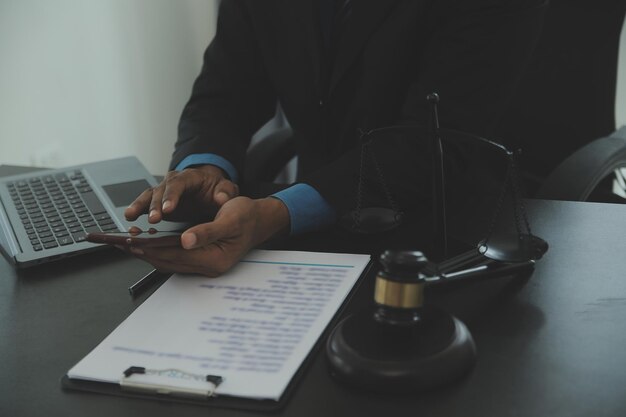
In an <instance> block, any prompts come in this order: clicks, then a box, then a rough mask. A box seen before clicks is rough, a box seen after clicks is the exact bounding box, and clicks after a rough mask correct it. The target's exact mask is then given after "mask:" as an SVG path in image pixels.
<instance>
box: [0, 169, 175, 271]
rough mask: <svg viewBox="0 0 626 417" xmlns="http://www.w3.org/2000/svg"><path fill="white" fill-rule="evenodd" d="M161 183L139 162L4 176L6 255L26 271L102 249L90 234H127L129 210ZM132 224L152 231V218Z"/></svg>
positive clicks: (0, 182) (0, 198)
mask: <svg viewBox="0 0 626 417" xmlns="http://www.w3.org/2000/svg"><path fill="white" fill-rule="evenodd" d="M156 184H157V181H156V180H155V178H154V177H153V176H152V175H150V173H149V172H148V171H147V169H146V168H145V167H144V166H143V165H142V164H141V162H140V161H139V160H138V159H137V158H135V157H125V158H118V159H111V160H107V161H99V162H94V163H88V164H82V165H76V166H72V167H69V168H60V169H50V170H43V171H34V172H31V173H27V174H20V175H15V176H10V177H0V247H1V249H2V252H3V254H4V255H5V256H6V257H7V259H8V260H9V261H10V262H11V263H13V264H14V265H15V266H16V267H19V268H22V267H29V266H34V265H38V264H42V263H45V262H49V261H53V260H57V259H62V258H66V257H69V256H74V255H78V254H81V253H85V252H90V251H93V250H96V249H98V248H101V247H103V245H100V244H94V243H90V242H87V241H86V240H85V236H86V234H87V233H90V232H121V231H126V230H127V229H128V227H129V226H131V223H130V222H127V221H126V220H125V218H124V210H125V209H126V207H128V205H129V204H130V203H131V202H132V201H133V200H134V199H135V198H136V197H137V196H138V195H139V194H141V193H142V192H143V191H145V190H146V189H147V188H149V187H152V186H155V185H156ZM132 225H136V226H139V227H141V228H142V229H144V230H146V229H147V228H149V227H150V225H149V223H148V221H147V216H141V217H140V218H139V220H138V221H135V222H132ZM163 227H165V228H167V227H171V228H172V229H175V228H176V227H177V226H176V224H174V223H169V224H168V225H167V226H163Z"/></svg>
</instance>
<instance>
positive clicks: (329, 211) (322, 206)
mask: <svg viewBox="0 0 626 417" xmlns="http://www.w3.org/2000/svg"><path fill="white" fill-rule="evenodd" d="M272 197H275V198H278V199H279V200H280V201H282V202H283V203H284V204H285V205H286V206H287V209H288V210H289V218H290V220H291V235H298V234H301V233H305V232H312V231H315V230H319V229H321V228H323V227H324V226H328V225H330V224H333V223H334V222H335V221H336V219H337V214H336V213H335V210H334V209H333V208H332V207H331V206H330V205H329V204H328V203H327V202H326V200H324V197H322V196H321V195H320V193H318V192H317V190H316V189H315V188H313V187H311V186H310V185H308V184H296V185H293V186H291V187H289V188H287V189H284V190H282V191H279V192H277V193H276V194H273V195H272Z"/></svg>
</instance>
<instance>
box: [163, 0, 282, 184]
mask: <svg viewBox="0 0 626 417" xmlns="http://www.w3.org/2000/svg"><path fill="white" fill-rule="evenodd" d="M275 111H276V95H275V92H274V89H273V87H272V84H271V83H270V81H269V79H268V76H267V73H266V70H265V67H264V64H263V58H262V57H261V55H260V53H259V50H258V45H257V44H256V36H255V35H254V32H253V25H252V24H251V23H250V17H249V15H248V11H247V10H246V9H245V7H244V5H243V4H242V2H241V1H239V0H225V1H222V2H221V4H220V10H219V16H218V23H217V31H216V34H215V37H214V39H213V41H212V42H211V44H210V45H209V47H208V48H207V50H206V52H205V54H204V62H203V66H202V70H201V73H200V75H199V76H198V78H197V79H196V81H195V83H194V86H193V90H192V94H191V98H190V99H189V101H188V103H187V104H186V106H185V108H184V110H183V112H182V115H181V118H180V122H179V126H178V140H177V141H176V145H175V150H174V153H173V156H172V160H171V163H170V169H174V168H175V167H176V166H178V165H179V164H180V163H181V161H183V160H184V159H185V158H186V157H187V156H189V155H192V154H215V155H219V156H220V157H222V158H224V159H225V160H227V161H229V162H230V163H231V164H232V165H233V166H234V169H235V170H236V171H237V172H243V164H244V159H245V154H246V150H247V148H248V145H249V142H250V138H251V137H252V135H253V134H254V132H256V131H257V130H258V129H259V128H260V127H261V126H262V125H263V124H264V123H265V122H266V121H268V120H269V119H270V118H271V117H272V116H273V115H274V114H275Z"/></svg>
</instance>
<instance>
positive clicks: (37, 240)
mask: <svg viewBox="0 0 626 417" xmlns="http://www.w3.org/2000/svg"><path fill="white" fill-rule="evenodd" d="M7 187H8V189H9V193H10V194H11V198H12V199H13V203H14V204H15V207H16V208H17V212H18V214H19V215H20V219H21V221H22V224H23V225H24V229H26V233H27V234H28V237H29V239H30V243H31V245H32V247H33V250H35V251H40V250H43V249H52V248H56V247H58V246H67V245H71V244H74V243H80V242H84V241H85V237H86V235H87V233H91V232H101V231H102V232H119V229H118V228H117V226H116V225H115V223H114V222H113V219H111V217H110V216H109V214H108V213H107V212H106V209H105V208H104V206H103V205H102V203H101V202H100V200H99V198H98V197H97V196H96V194H95V193H94V192H93V190H92V189H91V187H90V186H89V183H88V182H87V180H86V179H85V177H84V176H83V174H82V172H81V171H73V172H66V173H60V174H54V175H42V176H40V177H36V178H30V179H28V180H22V181H15V182H10V183H8V184H7Z"/></svg>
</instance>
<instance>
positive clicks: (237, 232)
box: [130, 197, 289, 277]
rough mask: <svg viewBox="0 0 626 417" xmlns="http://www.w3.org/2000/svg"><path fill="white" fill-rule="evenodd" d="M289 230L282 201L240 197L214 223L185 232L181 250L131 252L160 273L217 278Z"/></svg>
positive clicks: (136, 250)
mask: <svg viewBox="0 0 626 417" xmlns="http://www.w3.org/2000/svg"><path fill="white" fill-rule="evenodd" d="M288 229H289V211H288V210H287V207H286V206H285V205H284V204H283V202H282V201H280V200H278V199H275V198H271V197H269V198H263V199H258V200H252V199H250V198H247V197H237V198H234V199H232V200H229V201H228V202H226V203H225V204H223V205H222V207H221V208H220V210H219V211H218V213H217V215H216V216H215V220H214V221H212V222H209V223H203V224H199V225H197V226H194V227H192V228H190V229H188V230H186V231H185V232H184V233H183V234H182V236H181V245H182V247H167V248H162V247H160V248H139V247H135V248H133V247H131V248H130V252H131V253H132V254H134V255H135V256H137V257H138V258H141V259H143V260H145V261H146V262H149V263H150V264H152V265H153V266H154V267H155V268H156V269H158V270H160V271H165V272H180V273H193V274H202V275H206V276H208V277H217V276H219V275H221V274H223V273H224V272H226V271H228V270H229V269H230V268H231V267H232V266H234V265H235V264H236V263H237V262H238V261H239V260H240V259H241V258H242V257H243V256H244V255H245V254H246V253H247V252H248V251H249V250H250V249H251V248H253V247H255V246H257V245H259V244H260V243H262V242H264V241H266V240H268V239H269V238H271V237H272V236H275V235H276V234H278V233H282V232H286V231H287V230H288Z"/></svg>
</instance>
